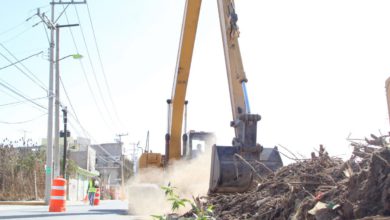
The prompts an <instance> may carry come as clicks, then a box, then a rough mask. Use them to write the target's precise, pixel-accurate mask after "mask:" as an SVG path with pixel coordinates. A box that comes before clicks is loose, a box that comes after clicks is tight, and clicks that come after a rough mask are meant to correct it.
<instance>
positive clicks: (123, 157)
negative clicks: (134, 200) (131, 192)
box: [116, 133, 128, 199]
mask: <svg viewBox="0 0 390 220" xmlns="http://www.w3.org/2000/svg"><path fill="white" fill-rule="evenodd" d="M127 135H128V133H126V134H117V135H116V136H118V141H119V144H120V146H121V151H122V153H121V194H122V195H121V197H122V199H124V198H125V175H124V172H123V166H124V162H125V156H124V152H123V148H122V146H123V143H122V137H123V136H127Z"/></svg>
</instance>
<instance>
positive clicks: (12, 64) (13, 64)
mask: <svg viewBox="0 0 390 220" xmlns="http://www.w3.org/2000/svg"><path fill="white" fill-rule="evenodd" d="M41 53H43V51H41V52H39V53H36V54H32V55H30V56H28V57H25V58H23V59H21V60H18V61H16V62H14V63H11V64H9V65H7V66H4V67H1V68H0V70H2V69H6V68H8V67H10V66H15V65H16V64H18V63H21V62H23V61H25V60H27V59H30V58H31V57H33V56H37V55H39V54H41Z"/></svg>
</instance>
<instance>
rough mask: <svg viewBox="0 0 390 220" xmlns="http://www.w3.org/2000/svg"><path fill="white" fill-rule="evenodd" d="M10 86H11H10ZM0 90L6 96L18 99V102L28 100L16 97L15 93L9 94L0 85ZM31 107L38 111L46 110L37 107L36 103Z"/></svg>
mask: <svg viewBox="0 0 390 220" xmlns="http://www.w3.org/2000/svg"><path fill="white" fill-rule="evenodd" d="M8 85H9V84H8ZM9 86H11V85H9ZM11 87H12V86H11ZM0 91H1V92H3V93H4V94H6V95H8V96H9V97H11V98H13V99H16V100H18V101H19V102H28V101H21V100H20V99H19V98H18V97H16V96H15V95H13V94H11V93H10V92H9V91H6V90H4V89H3V87H0ZM45 98H47V97H45ZM33 100H34V101H35V99H33ZM31 107H33V108H36V109H37V110H39V111H43V112H46V111H45V110H43V109H42V108H40V107H37V106H36V105H32V106H31Z"/></svg>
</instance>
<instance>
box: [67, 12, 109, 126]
mask: <svg viewBox="0 0 390 220" xmlns="http://www.w3.org/2000/svg"><path fill="white" fill-rule="evenodd" d="M74 8H75V11H76V15H77V19H78V21H79V23H80V30H81V36H82V37H83V41H84V45H85V49H86V51H87V54H88V60H89V63H90V65H91V70H92V73H93V76H94V79H95V82H96V86H97V88H98V92H99V95H100V97H101V99H102V102H103V106H104V108H105V110H106V111H107V113H108V117H109V119H110V120H111V122H114V120H113V118H112V117H111V113H110V111H109V109H108V107H107V103H106V100H105V98H104V96H103V92H102V89H101V87H100V83H99V81H98V78H97V74H96V72H95V67H94V65H93V62H92V59H91V56H90V53H89V49H88V45H87V41H86V39H85V35H84V31H83V28H82V25H81V22H80V17H79V13H78V11H77V8H76V7H74Z"/></svg>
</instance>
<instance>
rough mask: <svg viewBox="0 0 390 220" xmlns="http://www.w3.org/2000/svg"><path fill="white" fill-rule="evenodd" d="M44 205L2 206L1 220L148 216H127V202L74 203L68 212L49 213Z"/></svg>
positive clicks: (101, 218)
mask: <svg viewBox="0 0 390 220" xmlns="http://www.w3.org/2000/svg"><path fill="white" fill-rule="evenodd" d="M48 210H49V208H48V206H43V205H0V219H16V220H19V219H43V220H60V219H71V220H81V219H82V220H88V219H91V220H95V219H96V220H103V219H109V220H116V219H118V220H121V219H127V220H136V219H137V220H138V219H140V220H144V219H151V218H150V217H147V216H130V215H128V214H127V202H123V201H119V200H102V201H100V205H98V206H89V205H86V204H82V203H73V204H68V205H67V206H66V212H49V211H48Z"/></svg>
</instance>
